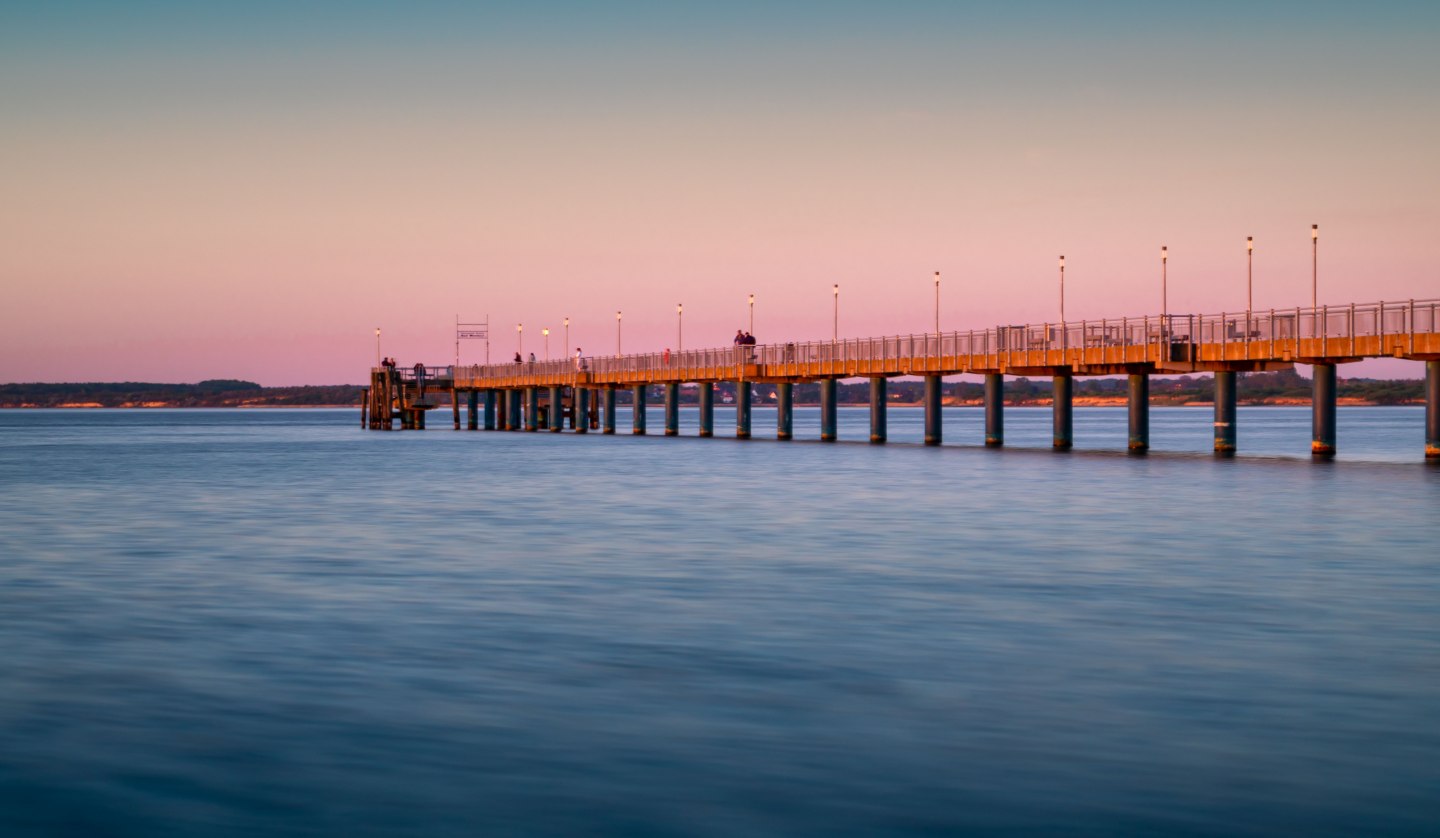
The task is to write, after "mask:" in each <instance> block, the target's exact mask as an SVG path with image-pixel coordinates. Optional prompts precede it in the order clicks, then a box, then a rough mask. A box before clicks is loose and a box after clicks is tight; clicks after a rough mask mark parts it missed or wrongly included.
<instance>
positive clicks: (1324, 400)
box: [1310, 364, 1335, 458]
mask: <svg viewBox="0 0 1440 838" xmlns="http://www.w3.org/2000/svg"><path fill="white" fill-rule="evenodd" d="M1314 376H1315V380H1314V384H1313V387H1314V396H1313V397H1312V401H1311V408H1310V419H1311V421H1310V425H1311V429H1312V430H1313V431H1314V433H1313V434H1312V437H1313V438H1312V439H1311V442H1310V454H1311V456H1314V457H1320V458H1329V457H1333V456H1335V365H1334V364H1316V365H1315V370H1314Z"/></svg>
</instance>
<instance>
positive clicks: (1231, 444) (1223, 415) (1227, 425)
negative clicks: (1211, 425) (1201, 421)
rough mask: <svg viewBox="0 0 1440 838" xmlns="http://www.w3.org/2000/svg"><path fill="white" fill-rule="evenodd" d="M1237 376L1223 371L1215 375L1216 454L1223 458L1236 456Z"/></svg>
mask: <svg viewBox="0 0 1440 838" xmlns="http://www.w3.org/2000/svg"><path fill="white" fill-rule="evenodd" d="M1236 378H1237V376H1236V374H1235V373H1234V372H1229V371H1225V370H1222V371H1220V372H1217V373H1215V453H1216V454H1217V455H1218V456H1221V457H1233V456H1234V455H1235V450H1236V448H1235V440H1236V430H1237V429H1236V427H1235V418H1236V411H1235V404H1236V385H1237V382H1236Z"/></svg>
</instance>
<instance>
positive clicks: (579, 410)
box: [572, 387, 590, 434]
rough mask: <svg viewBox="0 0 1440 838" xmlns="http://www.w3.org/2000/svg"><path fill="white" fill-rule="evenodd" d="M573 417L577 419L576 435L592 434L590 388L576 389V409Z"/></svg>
mask: <svg viewBox="0 0 1440 838" xmlns="http://www.w3.org/2000/svg"><path fill="white" fill-rule="evenodd" d="M572 415H573V416H574V418H575V421H574V425H575V433H577V434H588V433H590V388H588V387H576V388H575V409H574V413H573V414H572Z"/></svg>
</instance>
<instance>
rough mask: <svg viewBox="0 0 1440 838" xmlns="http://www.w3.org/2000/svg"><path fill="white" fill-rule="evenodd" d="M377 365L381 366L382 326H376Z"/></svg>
mask: <svg viewBox="0 0 1440 838" xmlns="http://www.w3.org/2000/svg"><path fill="white" fill-rule="evenodd" d="M375 366H377V367H378V366H380V327H379V326H376V327H375Z"/></svg>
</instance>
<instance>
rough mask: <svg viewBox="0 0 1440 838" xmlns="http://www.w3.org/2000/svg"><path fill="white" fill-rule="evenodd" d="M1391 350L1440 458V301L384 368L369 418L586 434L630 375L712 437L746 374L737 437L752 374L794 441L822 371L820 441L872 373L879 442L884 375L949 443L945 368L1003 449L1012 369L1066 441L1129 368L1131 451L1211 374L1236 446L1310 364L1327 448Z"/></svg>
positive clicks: (1320, 436)
mask: <svg viewBox="0 0 1440 838" xmlns="http://www.w3.org/2000/svg"><path fill="white" fill-rule="evenodd" d="M1381 357H1384V358H1403V359H1408V360H1414V361H1420V362H1424V363H1425V369H1426V420H1425V456H1426V458H1428V459H1432V460H1434V459H1440V300H1420V301H1414V300H1412V301H1405V302H1401V303H1369V304H1352V305H1345V306H1322V307H1319V308H1296V309H1285V310H1281V309H1270V310H1267V311H1264V312H1239V313H1222V314H1216V315H1188V314H1167V315H1151V316H1141V317H1122V318H1116V319H1102V320H1082V321H1078V322H1068V323H1042V324H1031V325H1022V326H997V327H994V328H991V329H985V330H979V331H968V332H941V333H930V334H920V335H900V336H891V337H876V338H846V339H842V340H833V341H811V342H794V343H771V344H765V345H760V346H734V347H726V348H720V349H701V350H691V351H684V352H675V353H671V352H669V351H666V352H663V353H646V354H639V355H614V356H594V357H584V358H580V359H566V360H563V361H542V362H532V363H517V364H490V365H476V366H460V367H425V366H421V365H416V366H415V367H413V368H410V369H395V368H391V367H379V368H375V369H373V370H372V371H371V383H370V389H369V391H368V394H367V398H366V400H365V404H364V406H363V407H362V419H361V425H362V427H368V428H372V429H389V428H393V427H394V423H395V422H396V421H397V420H398V421H399V422H400V425H401V427H402V428H424V427H425V414H426V412H428V411H430V410H432V409H434V408H435V407H437V406H438V405H439V403H440V402H439V400H438V399H437V398H435V396H436V395H437V394H439V393H448V394H449V396H450V399H449V401H450V403H451V405H452V411H453V417H454V426H455V427H456V428H459V427H460V426H461V420H460V408H461V402H462V400H463V401H465V402H466V413H467V422H466V426H467V427H468V428H470V429H479V428H480V427H484V428H485V429H486V430H520V429H522V428H523V429H524V430H529V431H536V430H540V429H541V428H542V427H543V428H546V429H548V430H552V431H559V430H562V428H563V427H564V426H565V424H566V422H567V421H568V423H569V425H570V427H571V428H572V429H573V430H575V431H578V432H581V433H583V432H585V431H587V430H591V429H596V428H600V429H602V430H603V432H604V433H614V432H615V392H616V390H618V389H620V388H629V389H632V390H633V392H634V398H635V404H636V406H637V409H636V410H635V411H634V412H633V419H632V422H633V425H632V432H634V433H637V434H643V433H646V431H647V429H646V427H645V411H644V410H643V408H644V405H645V399H646V393H647V391H648V389H649V388H651V387H655V386H661V387H663V388H664V391H665V394H666V395H665V407H666V409H665V433H666V434H667V435H674V434H676V433H678V432H679V430H678V428H679V424H678V407H679V391H680V385H681V384H682V383H687V384H688V383H693V384H697V385H699V387H700V401H699V408H700V435H701V436H711V435H713V432H714V385H715V383H716V382H721V381H733V382H736V383H737V384H739V385H742V386H739V387H737V395H736V405H735V406H736V436H738V437H741V438H749V437H750V435H751V427H750V424H751V423H750V387H749V386H743V385H747V384H751V383H769V384H774V385H776V387H777V397H778V398H777V402H778V405H777V406H778V414H779V415H778V417H777V427H776V437H777V438H779V439H789V438H790V436H791V432H792V419H793V414H792V408H791V405H792V403H793V399H792V392H793V386H794V385H795V384H796V383H801V382H819V384H820V402H821V411H820V416H821V420H820V421H821V428H820V431H821V439H824V440H834V439H836V438H837V425H836V416H835V408H836V404H837V388H836V382H838V381H839V380H841V379H853V378H868V379H869V380H870V383H871V386H870V394H871V398H870V407H871V429H870V440H871V441H872V442H877V443H878V442H884V441H885V439H886V427H885V426H886V418H885V408H886V402H885V398H886V387H885V383H886V380H887V379H888V378H892V377H895V376H919V377H922V378H923V379H924V380H925V389H924V392H925V442H926V444H930V445H938V444H940V442H941V441H942V427H941V410H940V398H941V388H940V381H941V379H942V377H944V376H948V375H961V374H976V375H983V376H984V377H985V439H984V442H985V444H986V445H988V446H992V447H995V446H1001V445H1003V444H1004V411H1003V402H1002V399H1001V393H1002V383H1003V378H1004V376H1006V375H1015V376H1051V377H1052V379H1053V381H1054V402H1053V413H1054V435H1053V436H1054V439H1053V445H1054V447H1055V448H1056V449H1059V450H1066V449H1069V448H1070V447H1071V445H1072V443H1073V434H1072V431H1071V425H1072V419H1071V417H1072V410H1073V401H1072V395H1071V394H1072V382H1073V379H1074V377H1076V376H1098V375H1127V376H1129V394H1130V398H1129V408H1130V411H1129V412H1130V428H1129V431H1130V433H1129V448H1130V450H1132V451H1135V452H1137V453H1143V452H1144V451H1146V450H1148V448H1149V376H1152V375H1175V374H1185V373H1200V372H1211V373H1214V374H1215V421H1214V427H1215V451H1216V453H1217V454H1219V455H1229V454H1233V453H1235V451H1236V439H1237V435H1236V375H1237V374H1238V373H1242V372H1258V371H1267V370H1280V369H1289V368H1291V367H1293V366H1294V365H1295V364H1307V365H1310V366H1312V367H1313V373H1314V374H1313V381H1314V384H1313V395H1314V398H1313V423H1312V424H1313V427H1312V431H1313V433H1312V440H1311V453H1312V454H1313V455H1314V456H1316V457H1321V458H1325V457H1332V456H1334V454H1335V451H1336V411H1335V406H1336V367H1337V365H1339V364H1345V363H1351V362H1354V361H1359V360H1362V359H1364V358H1381ZM482 405H483V417H484V419H483V422H482V421H481V418H480V417H481V412H482ZM552 414H554V415H555V417H556V419H555V421H551V420H550V417H551V415H552ZM577 416H578V417H579V418H580V421H578V422H577ZM522 417H523V418H522Z"/></svg>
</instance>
